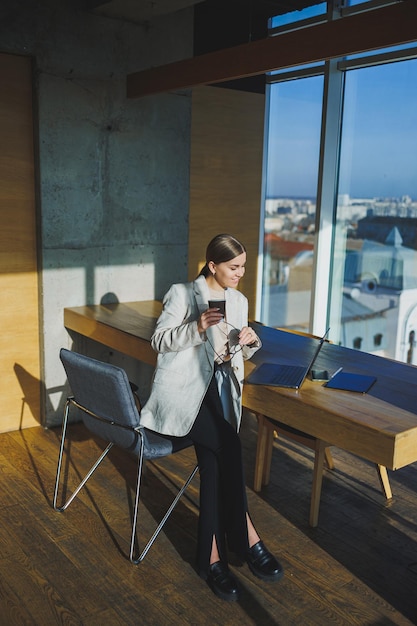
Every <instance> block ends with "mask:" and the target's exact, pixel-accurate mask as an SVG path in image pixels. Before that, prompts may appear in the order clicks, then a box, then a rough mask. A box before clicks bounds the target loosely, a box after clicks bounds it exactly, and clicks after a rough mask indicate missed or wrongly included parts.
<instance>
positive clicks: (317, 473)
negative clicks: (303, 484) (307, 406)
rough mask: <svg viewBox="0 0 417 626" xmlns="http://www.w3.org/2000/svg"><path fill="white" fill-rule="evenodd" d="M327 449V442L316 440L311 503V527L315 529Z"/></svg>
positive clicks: (317, 521) (317, 520)
mask: <svg viewBox="0 0 417 626" xmlns="http://www.w3.org/2000/svg"><path fill="white" fill-rule="evenodd" d="M325 449H326V444H325V442H324V441H321V440H320V439H316V451H315V456H314V472H313V486H312V489H311V503H310V526H313V528H315V527H316V526H317V525H318V523H319V508H320V496H321V485H322V482H323V466H324V453H325Z"/></svg>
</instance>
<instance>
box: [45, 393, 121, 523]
mask: <svg viewBox="0 0 417 626" xmlns="http://www.w3.org/2000/svg"><path fill="white" fill-rule="evenodd" d="M70 405H71V398H70V399H68V400H67V402H66V404H65V412H64V421H63V424H62V434H61V445H60V448H59V456H58V466H57V472H56V479H55V489H54V500H53V507H54V509H55V511H65V510H66V509H67V508H68V507H69V505H70V504H71V502H72V501H73V500H74V499H75V498H76V497H77V495H78V494H79V493H80V491H81V489H82V488H83V487H84V485H85V484H86V482H87V481H88V480H89V478H91V476H92V475H93V474H94V472H95V471H96V469H97V468H98V466H99V465H100V463H101V462H102V461H103V459H104V458H105V457H106V456H107V454H108V453H109V451H110V450H111V448H112V447H113V443H111V442H110V443H109V444H108V445H107V447H106V448H105V449H104V450H103V452H102V453H101V455H100V456H99V458H98V459H97V460H96V462H95V463H94V465H93V466H92V467H91V468H90V470H89V471H88V472H87V474H86V475H85V476H84V478H83V479H82V481H81V482H80V484H79V485H78V487H77V488H76V489H75V490H74V491H73V493H72V494H71V496H70V497H69V498H68V500H67V501H66V502H65V504H63V505H62V506H58V505H57V501H58V492H59V481H60V477H61V467H62V459H63V456H64V448H65V437H66V433H67V426H68V415H69V407H70Z"/></svg>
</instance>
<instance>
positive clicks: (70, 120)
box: [0, 0, 192, 425]
mask: <svg viewBox="0 0 417 626" xmlns="http://www.w3.org/2000/svg"><path fill="white" fill-rule="evenodd" d="M73 4H74V5H75V4H76V3H75V2H74V3H73ZM0 50H1V51H2V52H11V53H17V54H25V55H32V56H33V57H34V62H35V76H36V85H35V97H36V101H37V107H38V129H37V130H38V134H39V137H38V150H39V203H38V204H39V218H40V219H39V224H40V238H39V250H40V266H41V272H42V275H41V280H40V284H41V292H40V307H41V318H42V326H43V333H42V336H41V360H42V363H43V365H42V370H43V383H44V386H45V389H46V396H47V397H46V398H45V406H46V407H47V409H46V412H47V415H46V422H45V423H46V425H52V424H55V423H58V422H60V421H61V411H60V407H61V406H62V401H63V393H62V385H63V384H64V382H65V375H64V373H63V369H62V367H61V365H60V362H59V357H58V353H59V349H60V347H61V346H64V347H72V345H73V340H74V338H73V337H70V336H69V335H68V333H67V331H66V330H65V329H64V326H63V308H64V307H67V306H78V305H82V304H86V303H87V304H91V303H99V302H100V301H102V300H103V301H106V300H107V301H109V300H113V301H114V300H116V299H117V300H119V301H129V300H146V299H154V298H161V297H162V295H163V294H164V292H165V291H166V289H167V288H168V286H169V285H170V284H171V283H172V282H173V281H178V280H185V279H186V278H187V245H188V203H189V161H190V159H189V149H190V147H189V143H190V116H191V99H190V94H189V93H187V92H181V93H171V94H163V95H160V96H155V97H148V98H144V99H139V100H129V101H128V100H127V99H126V97H125V77H126V75H127V74H128V73H129V72H133V71H135V70H140V69H143V68H146V67H149V66H152V65H159V64H161V63H167V62H170V61H175V60H178V59H181V58H185V57H188V56H191V55H192V10H191V9H190V10H185V11H181V12H178V13H176V14H174V15H172V16H168V17H164V18H159V19H158V20H157V21H155V22H152V23H151V24H150V25H149V24H147V25H139V24H132V23H127V22H123V21H120V20H113V19H109V18H104V17H99V16H96V15H92V14H89V13H87V12H81V11H77V10H74V9H71V8H70V7H69V4H68V2H65V1H64V0H50V1H49V2H48V1H44V2H37V3H34V2H31V1H30V0H23V1H21V2H15V0H5V1H4V0H3V2H2V4H1V8H0ZM172 259H175V263H173V262H172ZM76 347H77V348H79V349H82V350H84V351H86V352H87V353H90V354H92V355H93V356H99V357H100V358H101V359H103V360H109V361H112V362H117V363H120V364H121V365H123V366H125V367H126V369H127V370H128V373H129V375H130V376H131V377H132V378H133V379H134V380H138V379H139V377H140V376H141V375H144V382H143V383H142V388H143V392H144V393H146V390H147V385H148V381H149V376H150V372H149V371H148V370H146V369H145V368H144V367H141V366H140V365H137V364H134V363H133V362H130V361H129V362H127V360H126V358H124V357H122V356H121V355H115V354H113V353H111V352H109V351H108V350H106V349H105V348H104V347H103V346H98V345H95V344H93V342H88V341H81V340H79V339H76ZM54 389H55V390H56V391H55V392H54Z"/></svg>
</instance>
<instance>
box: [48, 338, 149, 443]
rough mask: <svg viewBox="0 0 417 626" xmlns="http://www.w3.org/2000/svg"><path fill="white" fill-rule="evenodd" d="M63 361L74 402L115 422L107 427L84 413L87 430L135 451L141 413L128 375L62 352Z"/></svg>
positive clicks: (84, 357)
mask: <svg viewBox="0 0 417 626" xmlns="http://www.w3.org/2000/svg"><path fill="white" fill-rule="evenodd" d="M60 359H61V361H62V364H63V366H64V368H65V372H66V374H67V378H68V383H69V386H70V388H71V392H72V394H73V396H74V400H75V401H76V402H77V404H79V405H81V406H82V407H84V408H85V409H87V411H91V412H92V413H94V414H95V415H97V416H99V417H101V418H104V419H105V420H109V421H112V422H114V425H111V424H107V423H105V422H103V421H100V420H98V419H95V418H94V417H91V416H89V415H88V414H87V413H85V412H84V411H82V419H83V422H84V424H85V425H86V427H87V428H88V429H89V430H90V431H92V432H93V433H95V434H96V435H98V436H99V437H102V438H103V439H105V440H107V441H111V442H113V443H114V444H116V445H118V446H121V447H122V448H127V449H129V450H132V451H134V450H135V449H136V447H137V442H138V435H137V433H136V432H135V430H134V429H135V428H137V427H138V426H139V413H138V411H137V408H136V404H135V399H134V397H133V393H132V390H131V387H130V383H129V380H128V378H127V375H126V372H125V371H124V370H123V369H121V368H120V367H117V366H115V365H112V364H110V363H103V362H101V361H97V360H96V359H92V358H91V357H87V356H84V355H82V354H78V353H76V352H71V351H70V350H66V349H65V348H62V349H61V351H60Z"/></svg>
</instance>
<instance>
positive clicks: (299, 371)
mask: <svg viewBox="0 0 417 626" xmlns="http://www.w3.org/2000/svg"><path fill="white" fill-rule="evenodd" d="M305 369H306V368H305V367H304V366H302V365H282V366H281V368H280V371H279V372H278V373H277V375H276V377H275V378H274V380H273V382H274V383H275V384H278V383H279V384H281V385H288V386H289V385H296V384H297V383H298V381H299V380H300V378H301V377H302V376H303V374H304V372H305Z"/></svg>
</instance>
